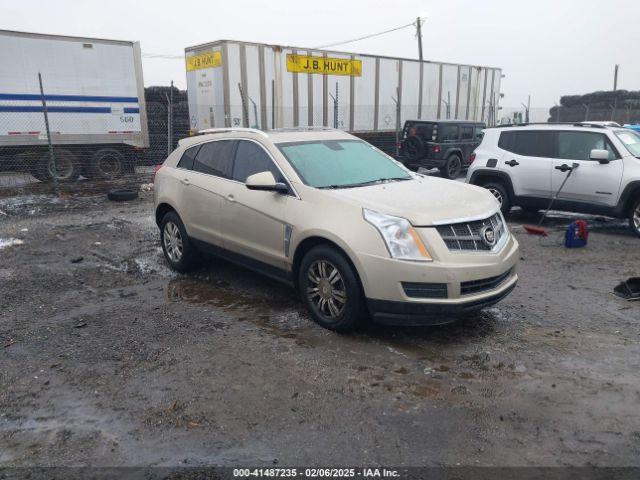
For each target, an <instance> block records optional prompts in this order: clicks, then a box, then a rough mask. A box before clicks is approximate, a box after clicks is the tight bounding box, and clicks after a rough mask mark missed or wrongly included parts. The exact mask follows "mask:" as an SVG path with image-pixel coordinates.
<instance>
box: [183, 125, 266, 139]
mask: <svg viewBox="0 0 640 480" xmlns="http://www.w3.org/2000/svg"><path fill="white" fill-rule="evenodd" d="M229 132H247V133H258V134H260V135H262V136H264V137H268V135H267V134H266V133H265V132H263V131H262V130H258V129H257V128H244V127H225V128H205V129H204V130H198V131H197V132H195V134H194V135H209V134H212V133H229Z"/></svg>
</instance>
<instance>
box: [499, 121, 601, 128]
mask: <svg viewBox="0 0 640 480" xmlns="http://www.w3.org/2000/svg"><path fill="white" fill-rule="evenodd" d="M530 125H564V126H573V127H589V128H608V127H607V126H606V125H599V124H597V123H595V124H594V123H589V122H529V123H507V124H504V125H495V126H493V127H488V128H508V127H528V126H530Z"/></svg>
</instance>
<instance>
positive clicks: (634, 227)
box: [629, 197, 640, 237]
mask: <svg viewBox="0 0 640 480" xmlns="http://www.w3.org/2000/svg"><path fill="white" fill-rule="evenodd" d="M629 228H631V231H632V232H633V233H634V234H635V235H637V236H638V237H640V197H639V198H636V199H635V201H634V202H633V203H632V205H631V210H630V211H629Z"/></svg>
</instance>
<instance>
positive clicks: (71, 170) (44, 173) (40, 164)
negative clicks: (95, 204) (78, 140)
mask: <svg viewBox="0 0 640 480" xmlns="http://www.w3.org/2000/svg"><path fill="white" fill-rule="evenodd" d="M54 158H55V170H56V173H57V175H56V179H57V180H58V181H59V182H75V181H76V180H77V179H78V177H79V176H80V162H79V161H78V159H77V158H76V156H75V155H74V154H73V153H71V152H70V151H69V150H66V149H64V148H55V149H54ZM53 171H54V163H53V160H52V159H51V154H50V153H49V152H46V153H45V154H44V155H42V157H41V158H40V159H39V160H38V161H37V162H35V163H34V164H33V167H32V169H31V175H33V176H34V177H35V178H36V179H38V180H40V181H41V182H50V181H52V180H53Z"/></svg>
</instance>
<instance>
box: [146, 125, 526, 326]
mask: <svg viewBox="0 0 640 480" xmlns="http://www.w3.org/2000/svg"><path fill="white" fill-rule="evenodd" d="M154 197H155V198H154V200H155V218H156V222H157V224H158V226H159V227H160V238H161V244H162V248H163V250H164V254H165V258H166V260H167V262H168V263H169V265H170V266H171V267H172V268H174V269H176V270H178V271H186V270H188V269H189V268H191V267H193V266H195V265H197V258H198V255H199V254H200V253H201V252H211V253H213V254H216V255H218V256H221V257H223V258H226V259H228V260H230V261H234V262H237V263H240V264H242V265H244V266H247V267H249V268H252V269H254V270H257V271H259V272H262V273H264V274H266V275H268V276H270V277H272V278H274V279H277V280H282V281H284V282H286V283H289V284H291V285H293V286H295V287H297V288H298V290H299V292H300V294H301V297H302V300H303V301H304V302H305V304H306V305H307V307H308V309H309V311H310V312H311V316H312V317H313V319H314V320H315V321H316V322H318V323H319V324H321V325H322V326H324V327H327V328H331V329H333V330H337V331H346V330H349V329H351V328H353V327H354V326H355V325H356V324H357V323H358V321H359V320H360V319H361V318H363V316H364V314H366V313H370V314H371V316H372V317H373V319H374V320H376V321H379V322H386V323H396V324H403V325H416V324H439V323H448V322H451V321H453V320H455V319H456V318H457V317H458V314H460V313H464V312H467V311H471V310H477V309H480V308H483V307H485V306H488V305H492V304H494V303H496V302H497V301H499V300H500V299H502V298H504V297H505V296H506V295H508V294H509V292H511V290H513V288H514V287H515V285H516V282H517V279H518V276H517V274H516V270H515V267H516V263H517V261H518V258H519V253H518V243H517V241H516V240H515V239H514V238H513V236H511V235H510V234H509V231H508V229H507V224H506V223H505V221H504V219H503V217H502V214H501V213H500V205H499V204H498V202H497V201H496V199H495V198H494V197H493V196H492V195H491V194H490V193H489V192H487V191H486V190H484V189H482V188H479V187H474V186H471V185H465V184H463V183H459V182H451V181H448V180H443V179H439V178H432V177H424V176H422V175H417V174H414V173H412V172H410V171H409V170H407V169H406V168H404V167H403V166H402V165H401V164H400V163H398V162H396V161H395V160H393V159H392V158H390V157H388V156H387V155H385V154H384V153H382V152H380V151H379V150H377V149H376V148H374V147H372V146H371V145H369V144H368V143H366V142H363V141H361V140H359V139H357V138H355V137H353V136H351V135H349V134H347V133H344V132H341V131H337V130H320V131H308V130H303V131H299V130H294V131H291V130H283V131H270V132H262V131H258V130H251V129H227V130H225V129H222V130H214V131H208V132H206V133H205V134H203V135H198V136H195V137H191V138H188V139H184V140H181V141H180V144H179V146H178V148H177V149H176V150H175V151H174V152H173V153H171V155H169V157H168V158H167V160H166V161H165V162H164V164H163V166H162V167H161V168H160V169H159V170H158V171H157V173H156V176H155V188H154ZM365 318H366V317H365Z"/></svg>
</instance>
